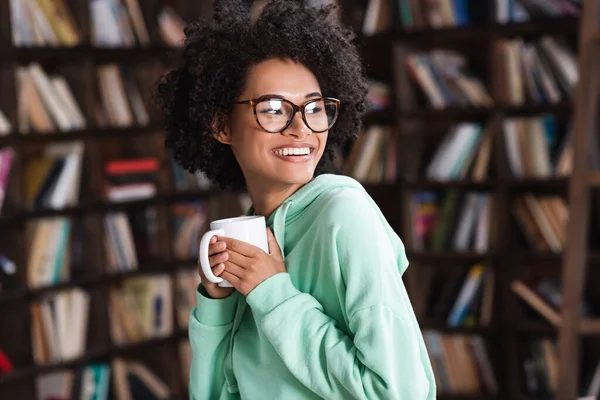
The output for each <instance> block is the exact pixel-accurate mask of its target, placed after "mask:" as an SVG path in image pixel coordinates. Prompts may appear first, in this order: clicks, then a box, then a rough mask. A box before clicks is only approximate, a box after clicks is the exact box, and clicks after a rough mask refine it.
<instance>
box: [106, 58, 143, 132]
mask: <svg viewBox="0 0 600 400" xmlns="http://www.w3.org/2000/svg"><path fill="white" fill-rule="evenodd" d="M96 73H97V76H98V85H99V89H100V97H101V99H102V108H101V109H98V110H97V112H96V120H97V122H98V125H99V126H101V127H105V126H114V127H120V128H123V127H128V126H132V125H134V124H137V125H147V124H148V123H149V122H150V116H149V115H148V111H147V110H146V106H145V104H144V101H143V99H142V96H141V93H140V91H139V89H138V87H137V85H136V84H135V82H134V79H133V76H132V73H131V71H127V70H125V69H123V68H119V66H118V65H117V64H106V65H102V66H99V67H97V69H96Z"/></svg>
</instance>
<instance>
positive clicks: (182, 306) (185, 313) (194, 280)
mask: <svg viewBox="0 0 600 400" xmlns="http://www.w3.org/2000/svg"><path fill="white" fill-rule="evenodd" d="M175 279H176V281H175V290H176V299H177V300H176V301H177V322H178V324H179V327H181V328H187V326H188V323H189V320H190V313H191V312H192V309H193V308H194V307H196V293H197V291H198V285H199V284H200V274H198V271H196V270H191V271H178V272H177V276H176V278H175Z"/></svg>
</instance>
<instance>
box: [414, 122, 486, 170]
mask: <svg viewBox="0 0 600 400" xmlns="http://www.w3.org/2000/svg"><path fill="white" fill-rule="evenodd" d="M492 138H493V135H492V130H491V129H487V130H486V131H485V132H484V131H483V128H482V126H481V125H479V124H474V123H461V124H458V125H456V126H453V127H452V128H451V129H450V131H449V132H448V133H447V134H446V135H445V136H444V139H443V140H442V142H441V143H440V145H439V146H438V148H437V150H436V151H435V154H434V155H433V157H432V158H431V161H430V162H429V165H428V166H427V169H426V171H425V175H426V177H427V179H429V180H433V181H444V182H447V181H451V180H460V179H465V178H466V177H467V175H468V174H469V173H471V177H472V179H473V180H474V181H482V180H484V179H485V178H486V176H487V171H488V167H489V164H490V155H491V151H492Z"/></svg>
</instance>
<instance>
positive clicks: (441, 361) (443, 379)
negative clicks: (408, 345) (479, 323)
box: [423, 330, 498, 396]
mask: <svg viewBox="0 0 600 400" xmlns="http://www.w3.org/2000/svg"><path fill="white" fill-rule="evenodd" d="M423 337H424V339H425V345H426V346H427V349H428V352H429V357H430V359H431V364H432V366H433V370H434V376H435V378H436V386H437V390H438V393H449V394H464V395H477V394H481V393H483V392H487V393H488V394H490V395H492V396H493V395H495V394H496V393H497V392H498V382H497V381H496V377H495V375H494V370H493V369H492V364H491V362H490V358H489V356H488V353H487V350H486V345H485V342H484V340H483V339H482V338H481V337H480V336H479V335H458V334H441V333H439V332H436V331H432V330H424V331H423Z"/></svg>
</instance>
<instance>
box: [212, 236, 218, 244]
mask: <svg viewBox="0 0 600 400" xmlns="http://www.w3.org/2000/svg"><path fill="white" fill-rule="evenodd" d="M216 242H217V237H216V236H213V237H211V238H210V244H215V243H216Z"/></svg>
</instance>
